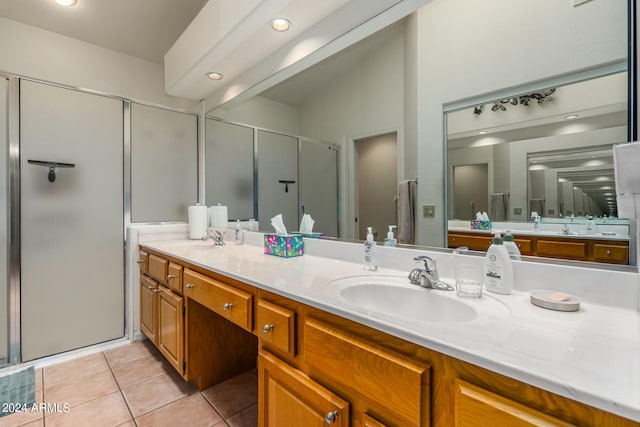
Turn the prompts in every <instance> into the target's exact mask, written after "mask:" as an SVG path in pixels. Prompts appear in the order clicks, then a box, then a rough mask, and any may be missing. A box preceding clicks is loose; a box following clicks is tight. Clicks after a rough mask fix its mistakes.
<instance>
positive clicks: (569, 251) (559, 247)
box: [537, 239, 587, 260]
mask: <svg viewBox="0 0 640 427" xmlns="http://www.w3.org/2000/svg"><path fill="white" fill-rule="evenodd" d="M537 255H538V256H546V257H551V258H569V259H578V260H585V259H587V244H586V243H585V242H566V241H559V240H543V239H540V240H538V250H537Z"/></svg>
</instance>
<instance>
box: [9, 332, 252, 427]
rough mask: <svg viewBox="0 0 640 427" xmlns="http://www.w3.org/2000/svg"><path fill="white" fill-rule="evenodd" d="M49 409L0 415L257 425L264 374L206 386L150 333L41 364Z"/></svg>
mask: <svg viewBox="0 0 640 427" xmlns="http://www.w3.org/2000/svg"><path fill="white" fill-rule="evenodd" d="M35 388H36V403H42V402H44V403H46V404H47V406H48V407H47V409H46V410H42V411H39V410H38V411H33V412H32V411H26V412H19V413H15V414H11V415H7V416H5V417H0V427H5V426H25V427H44V426H46V427H57V426H73V427H82V426H91V427H94V426H105V427H112V426H113V427H115V426H121V427H136V426H137V427H163V426H170V427H175V426H189V427H200V426H202V427H205V426H212V427H213V426H215V427H255V426H257V425H258V421H257V420H258V404H257V398H258V377H257V373H256V371H255V370H254V371H250V372H246V373H244V374H242V375H239V376H237V377H234V378H231V379H229V380H227V381H225V382H223V383H221V384H218V385H216V386H214V387H211V388H209V389H207V390H204V391H203V392H198V390H197V389H196V388H195V387H193V385H191V384H189V383H187V382H185V381H184V380H183V379H182V378H181V377H180V376H179V375H178V374H177V373H176V372H175V370H174V369H173V368H172V367H171V366H170V365H169V364H168V363H167V362H166V360H165V359H164V357H163V356H162V355H161V354H160V353H159V352H158V350H157V349H156V348H155V347H154V346H153V345H152V344H150V343H149V342H148V341H139V342H135V343H132V344H127V345H124V346H122V347H118V348H115V349H112V350H108V351H105V352H102V353H97V354H93V355H90V356H84V357H80V358H78V359H75V360H72V361H69V362H64V363H59V364H54V365H51V366H47V367H45V368H42V369H36V387H35Z"/></svg>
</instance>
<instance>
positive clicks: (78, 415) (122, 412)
mask: <svg viewBox="0 0 640 427" xmlns="http://www.w3.org/2000/svg"><path fill="white" fill-rule="evenodd" d="M129 420H131V413H130V412H129V409H128V408H127V405H126V403H125V401H124V399H123V398H122V394H121V393H120V392H119V391H117V392H115V393H111V394H108V395H106V396H103V397H101V398H99V399H95V400H92V401H90V402H87V403H85V404H83V405H80V406H75V407H71V408H70V410H69V412H67V413H55V414H48V413H45V424H46V426H47V427H58V426H65V427H68V426H91V427H102V426H104V427H114V426H118V425H121V424H124V423H126V422H127V421H129Z"/></svg>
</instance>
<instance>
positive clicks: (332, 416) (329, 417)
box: [324, 410, 338, 425]
mask: <svg viewBox="0 0 640 427" xmlns="http://www.w3.org/2000/svg"><path fill="white" fill-rule="evenodd" d="M337 419H338V411H337V410H335V411H331V412H327V414H326V415H325V416H324V420H325V421H326V422H327V424H329V425H331V424H333V423H335V422H336V420H337Z"/></svg>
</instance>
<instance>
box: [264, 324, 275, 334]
mask: <svg viewBox="0 0 640 427" xmlns="http://www.w3.org/2000/svg"><path fill="white" fill-rule="evenodd" d="M271 331H273V325H264V326H263V327H262V332H264V333H265V334H268V333H269V332H271Z"/></svg>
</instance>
